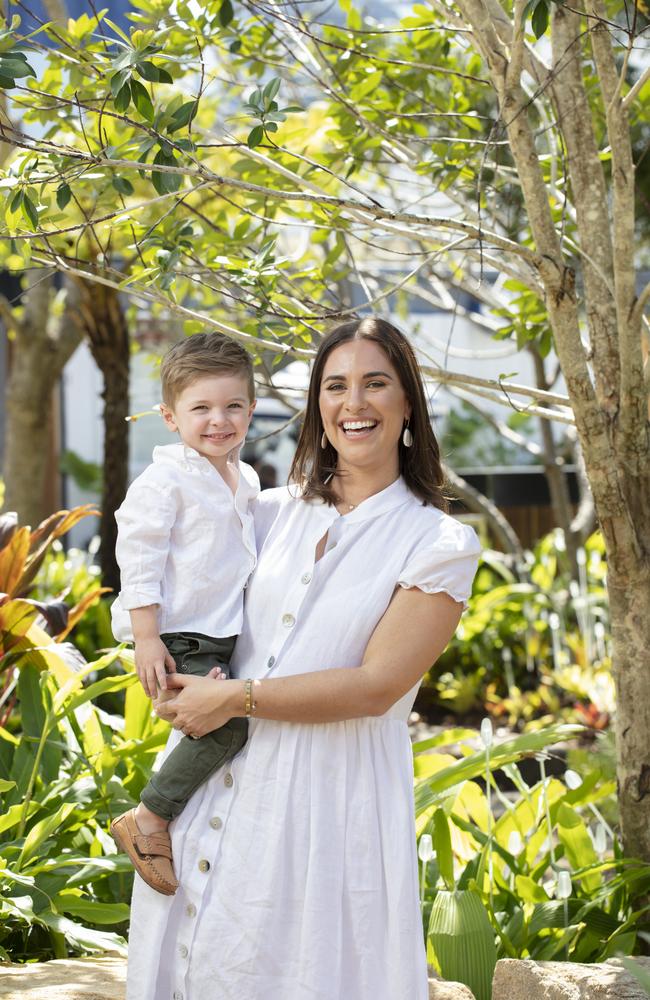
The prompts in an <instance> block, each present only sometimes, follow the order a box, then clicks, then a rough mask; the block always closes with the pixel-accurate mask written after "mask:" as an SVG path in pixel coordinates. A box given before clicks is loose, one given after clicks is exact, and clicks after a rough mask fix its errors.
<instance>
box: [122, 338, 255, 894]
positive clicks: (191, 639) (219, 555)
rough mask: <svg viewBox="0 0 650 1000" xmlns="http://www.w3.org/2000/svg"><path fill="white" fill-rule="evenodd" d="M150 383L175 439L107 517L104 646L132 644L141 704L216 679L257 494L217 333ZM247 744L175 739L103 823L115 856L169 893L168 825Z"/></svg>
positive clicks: (235, 614)
mask: <svg viewBox="0 0 650 1000" xmlns="http://www.w3.org/2000/svg"><path fill="white" fill-rule="evenodd" d="M160 377H161V382H162V397H163V403H162V405H161V412H162V416H163V419H164V421H165V423H166V425H167V427H168V428H169V429H170V430H172V431H177V432H178V434H179V436H180V439H181V440H180V443H179V444H171V445H165V446H164V447H160V448H155V449H154V453H153V463H152V464H151V465H150V466H148V467H147V468H146V469H145V471H144V472H143V473H142V475H141V476H139V477H138V478H137V479H136V480H135V482H134V483H133V484H132V485H131V487H130V488H129V491H128V493H127V495H126V498H125V500H124V503H123V504H122V506H121V507H120V509H119V510H118V511H117V513H116V515H115V518H116V520H117V524H118V540H117V547H116V554H117V560H118V563H119V565H120V570H121V576H122V589H121V591H120V594H119V597H118V598H117V600H116V601H115V602H114V604H113V608H112V619H113V632H114V634H115V637H116V639H118V640H119V641H120V642H124V641H131V640H133V641H134V642H135V664H136V669H137V671H138V676H139V678H140V680H141V682H142V685H143V687H144V690H145V691H146V693H147V694H148V695H149V696H150V697H154V696H155V695H156V693H157V688H161V689H162V690H164V689H165V688H166V670H167V669H169V670H174V669H176V670H177V671H178V672H179V673H189V674H200V675H207V674H209V673H210V671H211V669H212V668H213V667H215V666H217V665H218V666H220V667H221V668H222V670H223V671H224V673H225V674H226V676H227V666H228V662H229V660H230V657H231V655H232V651H233V647H234V644H235V638H236V636H237V635H238V634H239V632H240V631H241V625H242V614H243V597H244V588H245V586H246V582H247V580H248V578H249V576H250V574H251V572H252V570H253V567H254V566H255V562H256V549H255V535H254V528H253V518H252V514H251V510H250V508H251V504H252V501H253V500H254V498H255V497H256V496H257V494H258V492H259V480H258V478H257V474H256V473H255V472H254V470H253V469H251V468H250V466H248V465H245V464H244V463H240V462H238V461H237V457H236V456H237V451H238V449H239V447H240V446H241V444H242V443H243V441H244V438H245V436H246V432H247V430H248V426H249V424H250V421H251V417H252V415H253V410H254V409H255V387H254V382H253V366H252V363H251V360H250V357H249V356H248V354H247V353H246V351H245V350H244V349H243V348H242V347H240V346H239V344H237V343H236V342H235V341H234V340H231V339H230V338H229V337H225V336H222V335H221V334H216V333H202V334H195V335H194V336H191V337H187V338H185V339H184V340H182V341H180V342H179V343H178V344H175V345H174V346H173V347H172V348H171V349H170V350H169V351H168V352H167V354H166V355H165V357H164V359H163V362H162V367H161V370H160ZM233 453H234V455H233ZM231 459H232V460H231ZM246 736H247V723H246V719H239V718H236V719H232V720H231V721H230V722H228V723H227V724H226V725H225V726H222V727H221V728H220V729H217V730H215V731H214V732H212V733H208V735H207V736H203V737H201V738H200V739H194V738H189V737H188V736H184V737H183V738H182V739H181V741H180V742H179V743H178V744H177V745H176V746H175V747H174V749H173V750H172V752H171V753H170V754H169V756H168V757H167V758H166V759H165V761H164V762H163V764H162V766H161V767H160V769H159V770H158V771H157V772H155V773H154V774H153V775H152V778H151V780H150V782H149V784H148V785H147V786H146V788H145V789H144V790H143V792H142V796H141V801H140V803H139V805H138V806H137V807H136V808H135V809H131V810H130V811H129V812H127V813H125V814H124V815H123V816H120V817H118V818H117V819H116V820H114V821H113V823H112V824H111V833H112V835H113V837H114V838H115V841H116V843H117V844H118V846H119V847H120V848H121V849H122V850H123V851H125V852H126V853H127V854H128V855H129V857H130V858H131V860H132V861H133V864H134V866H135V868H136V871H137V872H138V873H139V874H140V875H141V876H142V878H143V879H144V880H145V882H147V883H148V884H149V885H150V886H152V887H153V888H154V889H156V890H158V892H161V893H164V894H165V895H173V894H174V893H175V892H176V889H177V887H178V882H177V880H176V877H175V875H174V868H173V859H172V852H171V841H170V838H169V833H168V830H167V828H168V826H169V822H170V820H172V819H173V818H174V817H175V816H177V815H178V814H179V813H180V812H181V811H182V809H183V808H184V806H185V804H186V803H187V801H188V799H189V798H190V796H191V795H192V793H193V792H194V790H195V789H196V788H197V787H198V786H199V785H200V784H201V783H202V782H204V781H205V780H206V778H208V776H209V775H210V774H211V773H212V772H213V771H214V770H215V769H216V768H217V767H220V766H221V764H223V763H225V762H226V761H228V760H230V759H231V758H232V757H234V756H235V754H236V753H238V752H239V750H241V748H242V747H243V745H244V743H245V742H246Z"/></svg>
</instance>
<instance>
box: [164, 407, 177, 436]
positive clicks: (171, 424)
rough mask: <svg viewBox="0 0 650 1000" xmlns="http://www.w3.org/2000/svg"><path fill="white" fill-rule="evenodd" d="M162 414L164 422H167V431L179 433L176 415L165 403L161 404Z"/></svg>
mask: <svg viewBox="0 0 650 1000" xmlns="http://www.w3.org/2000/svg"><path fill="white" fill-rule="evenodd" d="M160 413H161V415H162V418H163V420H164V421H165V425H166V427H167V429H168V430H170V431H177V430H178V427H177V425H176V421H175V419H174V414H173V413H172V411H171V410H170V409H169V407H168V406H166V405H165V403H161V404H160Z"/></svg>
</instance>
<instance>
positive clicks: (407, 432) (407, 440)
mask: <svg viewBox="0 0 650 1000" xmlns="http://www.w3.org/2000/svg"><path fill="white" fill-rule="evenodd" d="M410 419H411V418H410V417H408V418H407V420H406V427H405V428H404V430H403V431H402V444H403V445H404V447H405V448H410V447H411V445H412V444H413V435H412V433H411V428H410V427H409V421H410Z"/></svg>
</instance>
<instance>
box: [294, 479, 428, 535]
mask: <svg viewBox="0 0 650 1000" xmlns="http://www.w3.org/2000/svg"><path fill="white" fill-rule="evenodd" d="M411 497H412V493H411V491H410V490H409V488H408V486H407V485H406V483H405V482H404V479H403V478H402V476H399V477H398V478H397V479H396V480H395V482H394V483H391V484H390V486H387V487H386V489H385V490H381V491H380V492H379V493H374V494H373V495H372V496H371V497H368V498H367V499H366V500H362V501H361V503H360V504H359V505H358V507H355V508H354V510H351V511H350V512H349V514H345V515H343V514H339V512H338V511H337V509H336V507H335V506H334V505H333V504H326V503H325V502H324V501H323V500H309V501H307V502H308V503H309V504H310V505H312V504H313V505H314V507H316V508H317V509H318V510H319V511H320V512H321V513H322V516H323V520H324V521H326V522H328V523H329V524H332V523H333V522H334V521H337V520H338V519H339V518H341V519H342V522H341V523H342V524H343V523H344V524H356V523H358V522H361V521H368V520H370V519H371V518H373V517H379V516H380V515H381V514H386V513H388V511H390V510H393V509H394V508H395V507H400V506H401V505H402V504H403V503H406V501H407V500H409V499H410V498H411Z"/></svg>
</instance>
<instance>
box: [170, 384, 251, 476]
mask: <svg viewBox="0 0 650 1000" xmlns="http://www.w3.org/2000/svg"><path fill="white" fill-rule="evenodd" d="M254 409H255V401H254V400H253V401H251V400H250V399H249V397H248V382H247V379H246V377H245V376H243V375H206V376H204V377H203V378H197V379H195V381H194V382H191V383H190V385H188V386H186V387H185V389H183V390H182V391H181V392H179V394H178V395H177V397H176V399H175V400H174V403H173V404H172V406H171V407H168V406H165V405H164V404H163V405H162V406H161V408H160V411H161V413H162V415H163V419H164V421H165V423H166V424H167V426H168V427H169V429H170V430H172V431H178V433H179V435H180V437H181V440H182V442H183V444H185V445H187V446H188V448H194V450H195V451H198V452H199V454H200V455H203V456H204V457H205V458H207V459H208V461H209V462H211V463H212V465H214V467H215V468H216V469H217V470H218V471H220V472H222V471H223V470H224V469H225V466H226V462H227V460H228V455H229V454H230V452H231V451H232V450H233V449H234V448H238V447H239V446H240V445H241V444H242V443H243V441H244V438H245V437H246V432H247V431H248V427H249V424H250V422H251V417H252V416H253V410H254Z"/></svg>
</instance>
